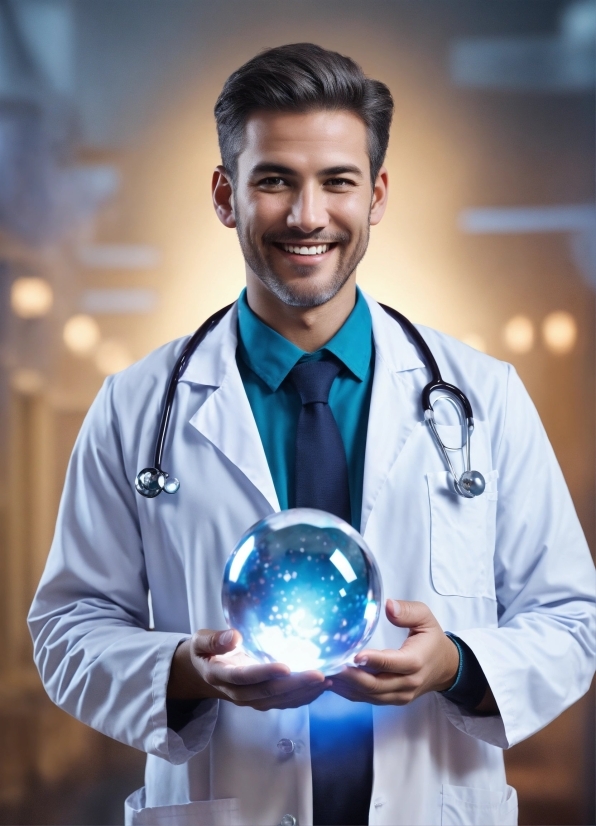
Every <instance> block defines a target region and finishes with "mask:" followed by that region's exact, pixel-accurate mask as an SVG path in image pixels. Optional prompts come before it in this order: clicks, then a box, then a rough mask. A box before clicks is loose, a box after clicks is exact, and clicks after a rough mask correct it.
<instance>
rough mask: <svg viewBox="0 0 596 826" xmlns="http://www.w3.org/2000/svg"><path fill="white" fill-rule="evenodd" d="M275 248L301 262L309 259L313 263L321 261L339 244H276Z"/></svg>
mask: <svg viewBox="0 0 596 826" xmlns="http://www.w3.org/2000/svg"><path fill="white" fill-rule="evenodd" d="M274 246H275V247H277V249H278V250H281V251H282V252H284V253H286V255H288V256H292V257H293V258H300V259H301V260H303V261H305V260H306V259H309V260H311V261H313V263H314V261H315V259H316V260H317V261H320V260H321V259H322V258H323V256H325V255H327V254H328V253H329V252H331V250H332V249H334V248H335V247H336V246H337V243H330V244H320V243H319V244H317V243H312V242H310V243H304V242H303V243H302V244H284V243H275V244H274Z"/></svg>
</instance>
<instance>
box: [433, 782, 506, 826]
mask: <svg viewBox="0 0 596 826" xmlns="http://www.w3.org/2000/svg"><path fill="white" fill-rule="evenodd" d="M440 797H441V800H440V806H441V820H440V824H441V826H517V792H516V791H515V789H514V788H513V786H505V788H504V790H503V791H502V792H495V791H492V790H491V789H473V788H470V787H467V786H448V785H446V784H443V787H442V790H441V795H440Z"/></svg>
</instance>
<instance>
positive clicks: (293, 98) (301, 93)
mask: <svg viewBox="0 0 596 826" xmlns="http://www.w3.org/2000/svg"><path fill="white" fill-rule="evenodd" d="M317 109H323V110H325V109H329V110H334V109H338V110H339V109H344V110H348V111H350V112H353V113H354V114H355V115H357V116H358V117H359V118H360V119H361V120H362V121H363V122H364V125H365V126H366V131H367V137H368V156H369V159H370V174H371V179H372V182H373V184H374V181H375V179H376V177H377V174H378V172H379V169H380V168H381V166H382V164H383V161H384V159H385V153H386V151H387V144H388V143H389V127H390V126H391V118H392V116H393V98H392V97H391V92H390V91H389V89H388V88H387V86H385V84H384V83H381V81H379V80H372V79H371V78H368V77H366V75H365V74H364V72H363V71H362V69H361V68H360V66H359V65H358V64H357V63H356V62H355V61H354V60H352V59H351V58H349V57H345V56H344V55H341V54H339V53H338V52H331V51H329V50H327V49H323V48H322V47H321V46H316V45H315V44H314V43H292V44H289V45H286V46H278V47H276V48H274V49H266V50H265V51H263V52H261V53H260V54H258V55H256V57H253V58H252V59H251V60H249V61H248V62H247V63H245V64H244V65H243V66H241V67H240V68H239V69H236V71H235V72H233V73H232V74H231V75H230V77H229V78H228V79H227V80H226V82H225V83H224V87H223V89H222V91H221V94H220V96H219V97H218V99H217V103H216V104H215V120H216V123H217V136H218V139H219V148H220V151H221V158H222V163H223V166H224V167H225V169H226V170H227V172H228V173H229V174H230V175H231V177H232V180H233V181H235V180H236V173H237V167H238V155H239V154H240V153H241V152H242V149H243V140H244V129H245V125H246V121H247V120H248V118H249V117H250V115H251V114H252V113H253V112H256V111H259V110H265V111H275V112H308V111H311V110H317Z"/></svg>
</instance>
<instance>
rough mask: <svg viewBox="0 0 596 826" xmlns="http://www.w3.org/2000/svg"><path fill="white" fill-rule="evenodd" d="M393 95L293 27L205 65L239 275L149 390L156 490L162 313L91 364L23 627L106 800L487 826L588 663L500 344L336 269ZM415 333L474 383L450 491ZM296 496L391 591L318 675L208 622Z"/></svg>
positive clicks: (498, 818) (581, 545)
mask: <svg viewBox="0 0 596 826" xmlns="http://www.w3.org/2000/svg"><path fill="white" fill-rule="evenodd" d="M392 113H393V101H392V98H391V95H390V93H389V90H388V89H387V87H386V86H385V85H384V84H382V83H380V82H379V81H375V80H371V79H369V78H367V77H366V76H365V75H364V74H363V72H362V70H361V69H360V67H359V66H358V65H357V64H355V63H354V62H353V61H352V60H351V59H349V58H347V57H344V56H342V55H339V54H337V53H335V52H330V51H327V50H324V49H322V48H320V47H318V46H315V45H312V44H295V45H289V46H282V47H280V48H277V49H271V50H268V51H265V52H263V53H262V54H260V55H258V56H257V57H255V58H253V59H252V60H251V61H249V62H248V63H247V64H245V65H244V66H242V67H241V68H240V69H238V70H237V71H236V72H235V73H234V74H233V75H232V76H231V77H230V78H229V79H228V80H227V81H226V84H225V86H224V89H223V91H222V93H221V95H220V97H219V99H218V101H217V105H216V107H215V116H216V120H217V127H218V135H219V142H220V148H221V155H222V164H221V165H220V166H218V167H217V169H216V171H215V173H214V176H213V182H212V191H213V203H214V207H215V211H216V213H217V216H218V217H219V219H220V221H221V222H222V223H223V224H224V225H225V226H226V227H228V228H230V229H232V230H236V232H237V235H238V239H239V242H240V246H241V248H242V252H243V255H244V259H245V268H246V289H245V290H243V292H242V293H241V295H240V297H239V298H238V301H237V302H235V304H234V305H233V306H232V307H231V308H230V309H229V310H228V311H227V312H224V313H220V316H219V323H217V324H215V323H214V324H213V325H212V327H211V328H210V331H209V333H208V334H207V336H206V337H205V338H204V340H203V341H202V343H201V344H200V346H199V347H198V348H197V349H196V350H195V351H194V352H193V353H192V355H191V356H190V357H189V359H188V361H187V362H186V366H185V369H184V372H183V373H182V375H181V378H180V382H179V385H178V387H177V390H176V397H175V404H174V405H173V408H172V411H171V419H170V430H169V432H168V436H167V439H166V442H165V446H166V453H167V463H168V467H171V468H172V469H175V472H176V475H177V476H178V477H179V479H180V489H179V491H178V492H177V493H176V495H175V496H160V497H159V498H156V497H155V494H156V493H160V492H161V491H160V489H157V488H155V490H152V489H149V488H146V487H143V486H144V484H145V483H144V482H143V480H142V479H141V480H140V481H139V480H137V491H138V492H140V493H142V494H143V496H138V495H137V492H136V491H135V483H134V480H135V475H136V473H137V470H138V468H139V467H144V466H145V465H146V464H147V457H148V456H150V455H151V452H152V450H153V444H154V440H155V429H156V424H157V422H158V421H159V418H160V416H161V413H162V406H163V394H164V390H165V387H166V382H167V377H168V375H170V373H171V371H172V370H173V368H174V365H175V364H176V361H177V359H178V357H179V356H180V353H181V352H182V351H183V349H184V347H185V345H186V344H187V341H186V340H185V341H178V342H173V343H171V344H169V345H166V346H165V347H162V348H161V349H159V350H157V351H156V352H154V353H152V354H150V355H149V356H148V357H147V358H146V359H144V360H143V361H141V362H139V363H138V364H136V365H133V366H132V367H131V368H129V369H128V370H125V371H124V372H123V373H121V374H118V375H116V376H113V377H110V378H109V379H108V380H107V381H106V384H105V386H104V388H103V389H102V391H101V392H100V394H99V396H98V398H97V400H96V401H95V403H94V405H93V407H92V409H91V411H90V412H89V415H88V417H87V419H86V421H85V424H84V426H83V429H82V432H81V434H80V436H79V439H78V441H77V445H76V447H75V450H74V453H73V458H72V461H71V464H70V467H69V471H68V475H67V479H66V484H65V490H64V494H63V499H62V504H61V508H60V515H59V519H58V524H57V528H56V535H55V538H54V543H53V546H52V550H51V553H50V557H49V560H48V564H47V567H46V571H45V573H44V576H43V579H42V582H41V584H40V587H39V590H38V593H37V595H36V598H35V602H34V604H33V607H32V609H31V614H30V627H31V631H32V635H33V638H34V641H35V657H36V662H37V665H38V667H39V670H40V673H41V675H42V678H43V680H44V683H45V685H46V688H47V690H48V693H49V694H50V696H51V697H52V698H53V699H54V701H55V702H57V703H58V704H60V705H61V706H62V707H63V708H65V709H66V710H67V711H69V712H70V713H72V714H74V715H76V716H77V717H79V718H80V719H81V720H84V721H85V722H87V723H89V724H90V725H92V726H94V727H95V728H97V729H99V730H100V731H103V732H105V733H106V734H108V735H109V736H112V737H115V738H117V739H119V740H121V741H123V742H125V743H129V744H130V745H133V746H135V747H137V748H140V749H143V750H144V751H146V752H147V753H148V755H149V756H148V761H147V772H146V784H145V787H144V788H143V789H140V790H139V791H137V792H135V793H134V794H133V795H131V797H130V798H129V799H128V801H127V810H126V818H127V823H130V824H166V823H167V824H170V826H175V825H176V824H191V823H192V824H197V826H201V824H203V826H228V824H229V826H232V825H233V824H237V825H238V826H244V825H246V826H249V824H266V825H267V826H273V824H280V826H296V824H299V826H309V824H317V826H332V824H336V825H337V826H340V825H341V826H347V825H348V824H355V825H356V826H362V824H366V823H370V824H386V826H396V824H408V826H413V825H414V824H421V826H425V824H482V825H483V826H488V824H514V823H516V821H517V804H516V795H515V790H513V789H512V788H511V787H510V786H508V785H507V783H506V779H505V773H504V768H503V757H502V749H503V748H507V747H508V746H510V745H512V744H513V743H516V742H518V741H519V740H521V739H523V738H524V737H528V736H529V735H531V734H532V733H533V732H535V731H536V730H538V729H539V728H541V727H542V726H544V725H546V724H547V723H548V722H549V721H550V720H552V719H553V718H554V717H556V716H557V715H558V714H560V713H561V711H563V710H564V709H565V708H566V707H567V706H569V705H570V704H571V703H573V702H574V701H575V700H576V699H578V697H580V696H581V694H582V693H583V692H585V691H586V690H587V688H588V686H589V683H590V679H591V676H592V673H593V660H594V647H595V646H594V571H593V566H592V563H591V560H590V556H589V553H588V550H587V547H586V544H585V540H584V538H583V535H582V533H581V529H580V527H579V524H578V521H577V518H576V515H575V513H574V510H573V506H572V504H571V500H570V498H569V494H568V492H567V489H566V487H565V483H564V481H563V478H562V475H561V473H560V470H559V467H558V465H557V462H556V460H555V458H554V455H553V453H552V450H551V448H550V445H549V443H548V440H547V438H546V435H545V433H544V430H543V428H542V426H541V424H540V421H539V419H538V416H537V414H536V411H535V409H534V407H533V405H532V403H531V401H530V400H529V398H528V396H527V394H526V392H525V390H524V389H523V387H522V385H521V382H520V381H519V379H518V378H517V376H516V374H515V371H514V370H513V368H511V367H510V366H509V365H506V364H503V363H501V362H498V361H496V360H494V359H492V358H490V357H488V356H486V355H483V354H481V353H477V352H476V351H474V350H472V349H470V348H468V347H466V346H465V345H463V344H461V343H460V342H457V341H455V340H454V339H451V338H449V337H448V336H445V335H443V334H441V333H438V332H436V331H433V330H430V329H427V328H420V329H419V330H417V329H416V328H412V327H411V325H409V323H408V322H407V321H406V320H404V319H403V318H402V319H401V321H400V317H399V316H396V315H395V314H393V317H392V316H391V314H390V313H389V311H386V310H385V309H384V308H383V307H381V306H380V305H379V304H377V303H376V302H375V301H374V299H372V298H371V297H369V296H365V295H364V294H363V293H362V292H361V291H360V290H359V289H358V288H357V287H356V271H357V266H358V264H359V262H360V261H361V259H362V257H363V255H364V254H365V252H366V248H367V245H368V241H369V231H370V227H371V226H373V225H375V224H377V223H378V222H379V221H380V220H381V219H382V217H383V213H384V211H385V207H386V203H387V197H388V176H387V171H386V169H385V168H384V166H383V161H384V157H385V152H386V148H387V143H388V139H389V126H390V123H391V118H392ZM204 277H209V278H217V277H218V274H217V273H209V274H204ZM420 333H421V334H422V339H420ZM428 347H430V352H429V350H428ZM433 356H434V359H436V361H437V362H438V364H439V365H440V369H441V371H442V374H443V376H444V378H445V380H446V381H447V382H449V383H450V384H451V385H455V386H456V387H459V388H461V390H462V391H463V393H465V394H466V396H467V397H469V399H470V401H471V404H472V407H473V414H474V422H475V427H474V433H473V437H472V452H473V462H474V466H475V467H477V468H479V471H480V472H481V474H482V476H478V477H477V481H478V479H481V480H482V484H479V487H478V489H477V490H475V492H474V493H470V492H469V491H467V489H465V487H464V485H463V482H462V480H463V476H462V475H461V473H462V471H463V470H464V467H463V466H461V460H462V457H460V456H458V455H454V461H455V463H456V465H457V466H456V467H454V468H451V465H447V464H446V463H445V456H446V455H447V454H445V455H443V454H442V453H441V450H440V449H437V448H438V444H439V443H438V441H437V440H436V439H435V438H434V435H433V434H434V430H432V428H433V427H435V428H436V436H437V437H438V438H442V437H444V438H445V440H446V441H447V443H449V442H450V438H454V434H457V435H459V434H460V432H461V430H460V427H459V426H456V425H455V424H454V422H453V421H452V420H441V421H439V420H438V419H437V422H436V423H435V422H434V420H432V418H430V417H429V415H428V414H429V411H428V410H427V413H426V414H425V413H424V407H423V404H421V398H424V394H425V388H426V387H427V385H428V382H429V380H430V377H431V374H432V373H433V371H434V367H433V364H434V359H433ZM458 392H459V391H458ZM466 415H467V416H468V418H471V415H470V414H466ZM458 462H459V464H457V463H458ZM141 475H142V474H141ZM150 475H151V474H150ZM155 475H156V478H157V476H158V471H157V470H156V471H155ZM143 478H144V477H143ZM163 482H164V479H163V478H162V483H163ZM174 487H175V486H174ZM165 490H166V492H171V491H169V490H168V488H167V487H166V488H165ZM475 494H480V495H475ZM296 506H299V507H315V508H319V509H322V510H326V511H329V512H331V513H334V514H336V515H337V516H340V517H341V518H343V519H344V520H346V521H347V522H349V523H351V524H352V526H353V527H355V528H356V529H357V530H359V531H361V532H362V534H363V536H364V537H365V539H366V541H367V543H368V545H369V546H370V548H371V549H372V551H373V553H374V554H375V557H376V559H377V562H378V565H379V569H380V572H381V575H382V579H383V583H384V589H385V593H386V594H387V595H388V596H389V597H390V599H388V601H387V604H386V606H385V616H384V617H382V620H381V622H380V623H379V625H378V627H377V629H376V631H375V635H374V637H373V638H372V640H371V645H370V647H369V648H367V649H366V650H363V651H361V652H360V653H359V654H358V655H357V656H356V658H355V661H354V663H352V664H350V665H347V666H345V667H344V669H343V670H342V671H341V672H340V673H339V674H334V675H331V676H329V675H325V674H323V673H321V672H319V671H306V672H301V673H292V672H291V671H290V669H289V668H288V666H287V665H285V664H284V663H270V664H258V663H256V662H255V661H254V660H251V659H250V658H249V657H248V656H247V655H246V654H245V653H244V652H243V650H242V647H241V637H240V634H239V632H238V631H237V630H235V629H228V630H225V629H224V625H225V624H224V620H223V615H222V608H221V603H220V596H219V595H220V589H221V579H222V574H223V570H224V567H225V564H226V561H227V558H228V555H229V553H230V551H231V550H232V548H233V547H234V546H235V544H236V542H237V541H238V539H239V538H240V537H241V536H242V534H243V533H244V532H245V531H246V530H247V529H248V528H249V527H250V526H251V525H253V524H254V523H255V522H257V521H258V520H260V519H262V518H263V517H266V516H267V515H269V514H271V513H273V512H275V511H278V510H283V509H286V508H291V507H296ZM149 592H150V593H151V602H152V605H153V614H154V626H155V627H154V630H149V624H150V620H149V609H148V593H149Z"/></svg>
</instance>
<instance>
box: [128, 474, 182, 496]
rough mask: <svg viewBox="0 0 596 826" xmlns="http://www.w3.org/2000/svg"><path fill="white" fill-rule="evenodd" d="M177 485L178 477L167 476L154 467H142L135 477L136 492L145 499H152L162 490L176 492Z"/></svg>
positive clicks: (178, 484) (178, 483) (178, 485)
mask: <svg viewBox="0 0 596 826" xmlns="http://www.w3.org/2000/svg"><path fill="white" fill-rule="evenodd" d="M179 487H180V482H179V481H178V479H176V478H175V477H174V476H169V475H168V474H167V473H166V472H165V471H163V470H158V469H157V468H156V467H146V468H143V470H140V471H139V472H138V473H137V476H136V478H135V488H136V489H137V492H138V493H140V494H141V496H144V497H145V498H146V499H154V498H155V497H156V496H159V494H160V493H161V492H162V491H163V492H164V493H176V492H177V491H178V488H179Z"/></svg>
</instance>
